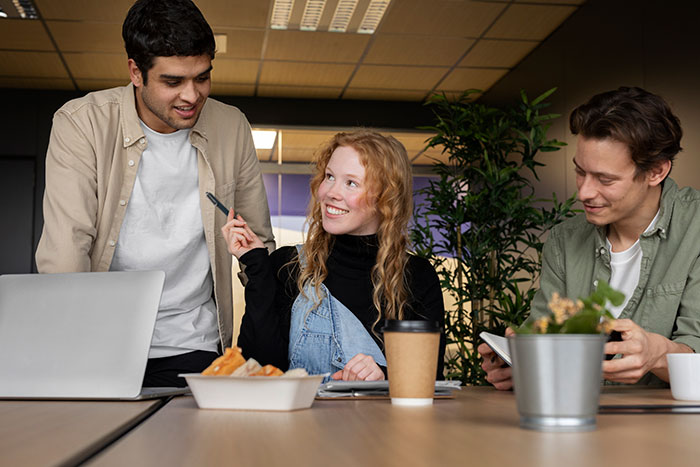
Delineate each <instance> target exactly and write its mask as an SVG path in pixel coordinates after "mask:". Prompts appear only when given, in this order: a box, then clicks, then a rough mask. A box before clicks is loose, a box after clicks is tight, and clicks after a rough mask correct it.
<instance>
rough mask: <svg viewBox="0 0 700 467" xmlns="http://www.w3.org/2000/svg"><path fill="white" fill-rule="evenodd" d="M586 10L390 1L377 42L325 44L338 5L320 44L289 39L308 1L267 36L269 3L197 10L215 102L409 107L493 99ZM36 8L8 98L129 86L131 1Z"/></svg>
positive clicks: (574, 3)
mask: <svg viewBox="0 0 700 467" xmlns="http://www.w3.org/2000/svg"><path fill="white" fill-rule="evenodd" d="M583 2H584V0H550V1H546V0H537V1H518V0H516V1H476V0H393V1H391V2H390V3H389V6H388V8H387V11H386V14H385V15H384V18H383V19H382V21H381V23H380V24H379V26H378V28H377V31H376V33H375V34H371V35H370V34H356V33H334V32H324V29H325V30H326V31H327V29H328V23H329V22H330V17H331V15H332V13H333V11H334V10H335V6H336V5H337V3H338V0H328V1H327V2H326V6H325V8H324V15H323V16H322V18H321V23H320V24H319V30H318V31H316V32H307V31H300V30H298V26H297V27H296V30H292V29H291V28H292V27H294V24H293V23H294V21H295V18H296V20H297V24H298V17H300V14H301V13H300V12H301V11H303V7H304V5H305V3H306V0H296V1H295V3H294V11H293V12H292V15H291V20H290V30H286V31H281V30H272V29H271V28H270V27H269V19H270V16H271V13H272V6H273V3H274V2H273V0H196V1H195V3H196V4H197V5H198V6H199V8H200V9H201V10H202V13H203V14H204V16H205V17H206V18H207V20H208V21H209V23H210V24H211V25H212V29H213V30H214V32H215V33H216V34H225V35H226V52H224V53H219V54H217V57H216V59H215V61H214V71H213V74H212V82H213V89H212V93H213V94H218V95H236V96H266V97H300V98H325V99H337V98H341V99H381V100H407V101H422V100H423V99H424V98H425V97H426V96H428V95H429V94H430V93H432V92H435V91H448V92H460V91H463V90H464V89H467V88H477V89H482V90H487V89H488V88H489V87H490V86H491V85H493V84H494V83H495V82H496V81H498V80H499V79H500V78H501V77H502V76H503V75H505V74H506V73H508V71H509V70H510V69H511V68H513V67H514V66H515V65H516V64H517V63H518V62H520V60H522V59H523V58H524V57H525V56H526V55H527V54H528V53H529V52H530V51H532V50H533V49H534V48H535V47H536V46H537V45H538V44H539V42H540V41H542V40H543V39H545V38H546V37H547V36H548V35H549V34H550V33H551V32H552V31H554V29H556V28H557V27H558V26H559V25H560V24H561V23H562V22H563V21H564V20H565V19H566V18H567V17H568V16H569V15H571V14H572V13H573V12H574V11H575V10H576V8H577V7H578V5H580V4H582V3H583ZM8 3H9V4H11V0H0V6H2V5H7V4H8ZM34 3H35V5H36V7H37V10H38V13H39V15H40V19H38V20H26V19H12V18H6V19H1V18H0V87H10V88H39V89H70V90H80V91H87V90H94V89H101V88H105V87H111V86H115V85H121V84H123V83H124V82H126V81H127V80H128V74H127V70H126V54H125V53H124V50H123V42H122V39H121V24H122V21H123V19H124V16H125V14H126V12H127V10H128V9H129V7H130V5H131V4H132V3H133V0H98V1H96V0H34ZM368 3H369V0H360V1H359V2H358V6H357V8H356V9H355V12H354V16H353V19H354V18H356V17H360V16H361V15H362V14H363V13H364V11H365V10H366V8H367V4H368ZM5 9H6V11H9V9H8V8H7V7H5ZM352 25H353V21H352V20H351V27H352Z"/></svg>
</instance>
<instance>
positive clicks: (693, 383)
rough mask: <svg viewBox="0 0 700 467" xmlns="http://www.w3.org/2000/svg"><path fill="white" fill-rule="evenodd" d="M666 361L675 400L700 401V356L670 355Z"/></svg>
mask: <svg viewBox="0 0 700 467" xmlns="http://www.w3.org/2000/svg"><path fill="white" fill-rule="evenodd" d="M666 359H667V361H668V374H669V377H670V379H671V394H672V395H673V398H674V399H678V400H681V401H700V354H696V353H670V354H667V355H666Z"/></svg>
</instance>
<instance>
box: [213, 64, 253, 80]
mask: <svg viewBox="0 0 700 467" xmlns="http://www.w3.org/2000/svg"><path fill="white" fill-rule="evenodd" d="M212 65H213V66H214V69H213V71H212V72H211V80H212V82H215V81H216V82H219V83H235V84H255V79H256V78H257V76H258V68H260V62H258V61H257V60H228V59H225V58H216V59H214V61H213V62H212Z"/></svg>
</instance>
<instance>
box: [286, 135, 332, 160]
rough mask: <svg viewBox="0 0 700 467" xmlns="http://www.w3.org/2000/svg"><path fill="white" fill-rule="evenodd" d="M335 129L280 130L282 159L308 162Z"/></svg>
mask: <svg viewBox="0 0 700 467" xmlns="http://www.w3.org/2000/svg"><path fill="white" fill-rule="evenodd" d="M335 134H336V131H322V130H282V161H283V162H308V161H311V160H312V158H313V156H314V154H315V152H316V151H317V150H318V149H320V148H321V146H323V145H324V144H325V143H326V142H327V141H328V140H329V139H330V138H331V137H333V135H335Z"/></svg>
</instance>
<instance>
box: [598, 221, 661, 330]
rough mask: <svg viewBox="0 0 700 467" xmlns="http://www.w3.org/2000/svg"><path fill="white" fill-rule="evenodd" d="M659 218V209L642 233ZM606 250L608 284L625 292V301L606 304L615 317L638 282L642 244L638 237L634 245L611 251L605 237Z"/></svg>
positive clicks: (620, 311)
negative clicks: (608, 270) (618, 304)
mask: <svg viewBox="0 0 700 467" xmlns="http://www.w3.org/2000/svg"><path fill="white" fill-rule="evenodd" d="M658 218H659V211H657V212H656V215H655V216H654V218H653V219H652V220H651V223H650V224H649V226H648V227H647V228H646V229H645V230H644V233H647V232H649V231H650V230H652V229H653V228H654V226H655V225H656V220H657V219H658ZM606 243H607V244H608V251H609V252H610V269H611V274H610V286H611V287H612V288H613V289H615V290H619V291H620V292H622V293H623V294H625V301H624V302H622V305H620V306H612V305H610V306H608V310H610V313H612V315H613V316H614V317H615V318H617V317H619V316H620V314H621V313H622V310H624V309H625V307H626V306H627V302H629V300H630V298H631V297H632V294H633V293H634V289H636V288H637V284H638V283H639V273H640V271H641V269H642V246H641V245H640V244H639V239H637V241H636V242H634V245H632V246H631V247H629V248H627V249H626V250H625V251H618V252H614V251H612V244H611V243H610V240H607V239H606Z"/></svg>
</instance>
